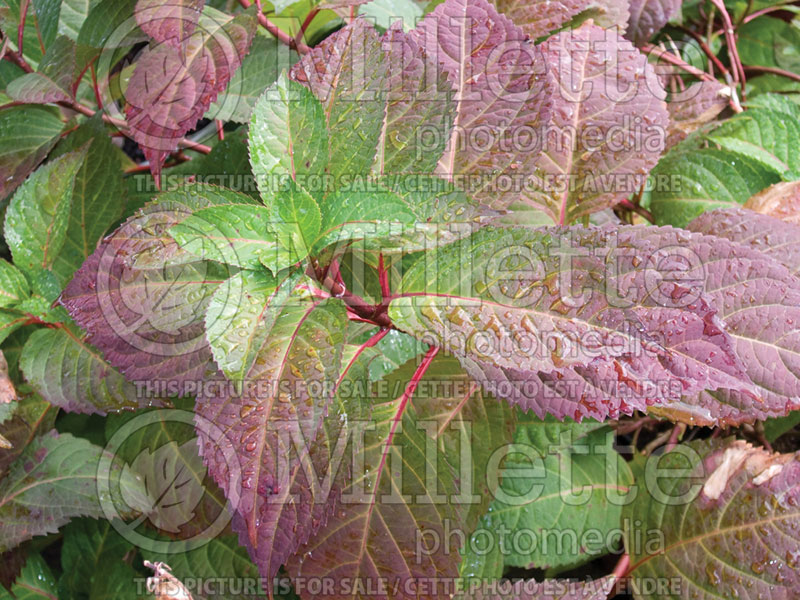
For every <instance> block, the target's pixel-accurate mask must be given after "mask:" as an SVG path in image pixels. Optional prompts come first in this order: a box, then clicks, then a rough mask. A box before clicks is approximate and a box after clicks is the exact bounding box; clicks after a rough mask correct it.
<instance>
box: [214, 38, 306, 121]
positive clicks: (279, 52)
mask: <svg viewBox="0 0 800 600" xmlns="http://www.w3.org/2000/svg"><path fill="white" fill-rule="evenodd" d="M295 58H296V54H295V53H293V52H291V51H290V50H289V48H288V47H287V46H285V45H284V44H281V43H280V42H279V41H278V39H277V38H275V37H273V36H271V35H269V34H268V33H261V34H259V35H256V37H255V39H253V44H252V46H250V53H249V54H248V55H247V56H246V57H245V58H244V60H243V61H242V66H241V67H240V68H239V70H238V71H236V73H234V75H233V77H232V78H231V80H230V82H229V83H228V87H227V88H226V89H225V92H223V94H220V96H219V98H218V99H217V100H216V101H215V102H214V103H213V104H212V105H211V108H210V109H209V110H208V112H207V113H206V116H207V117H213V118H215V119H220V120H222V121H234V122H236V123H249V122H250V117H251V116H252V114H253V109H254V107H255V105H256V102H257V101H258V99H259V98H260V97H261V95H262V94H263V93H264V90H266V89H267V88H268V87H269V86H271V85H272V84H273V83H275V80H276V79H278V75H279V74H280V73H281V71H283V70H284V69H288V68H289V67H291V66H292V64H293V63H294V61H295Z"/></svg>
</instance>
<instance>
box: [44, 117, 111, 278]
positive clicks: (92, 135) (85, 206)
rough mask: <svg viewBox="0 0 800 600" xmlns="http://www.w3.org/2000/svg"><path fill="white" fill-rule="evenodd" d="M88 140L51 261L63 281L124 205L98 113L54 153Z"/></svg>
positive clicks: (109, 140) (67, 149)
mask: <svg viewBox="0 0 800 600" xmlns="http://www.w3.org/2000/svg"><path fill="white" fill-rule="evenodd" d="M90 140H91V142H92V143H91V145H90V146H89V150H88V151H87V153H86V159H85V160H84V161H83V164H82V165H81V167H80V169H78V172H77V173H76V174H75V183H74V185H73V188H72V207H71V210H70V213H69V224H68V226H67V234H66V238H65V240H64V246H63V248H62V249H61V251H60V252H58V254H57V256H56V259H55V261H54V263H53V271H54V272H55V273H56V275H58V278H59V281H60V283H61V284H62V285H64V284H66V283H67V282H68V281H69V280H70V279H72V274H73V273H74V272H75V271H76V270H77V269H78V268H79V267H80V266H81V265H82V264H83V262H84V261H85V260H86V259H87V258H89V256H91V254H92V252H94V249H95V247H96V246H97V242H98V240H100V238H102V237H103V235H104V234H105V233H106V232H107V231H108V230H109V228H110V227H111V226H112V225H114V223H116V222H117V221H119V219H120V218H121V217H122V212H123V209H124V207H125V197H124V196H125V192H124V186H123V183H122V172H121V169H122V164H121V161H120V159H119V155H118V154H117V152H116V149H115V147H114V145H113V144H112V143H111V138H109V136H108V132H107V131H106V128H105V127H104V125H103V121H102V120H101V119H100V115H97V116H96V117H94V118H92V119H90V120H88V121H87V122H86V123H84V124H83V125H81V127H79V128H78V129H77V130H76V131H75V132H73V133H72V134H70V135H69V136H68V137H67V138H66V139H65V140H64V142H62V143H61V144H59V145H58V146H56V148H55V150H54V155H55V156H60V155H62V154H63V153H67V152H72V151H74V150H77V149H78V148H81V147H82V146H83V145H84V144H86V143H87V142H88V141H90Z"/></svg>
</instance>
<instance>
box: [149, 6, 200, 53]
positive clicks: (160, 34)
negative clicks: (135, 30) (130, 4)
mask: <svg viewBox="0 0 800 600" xmlns="http://www.w3.org/2000/svg"><path fill="white" fill-rule="evenodd" d="M204 4H205V0H166V2H165V1H164V0H138V1H137V2H136V9H135V11H134V15H135V16H136V22H137V23H138V24H139V27H141V28H142V31H144V32H145V33H146V34H147V35H149V36H150V37H151V38H153V39H154V40H155V41H157V42H159V43H166V44H169V45H170V46H173V47H174V48H179V47H180V45H181V44H182V43H183V41H184V40H185V39H186V38H188V37H189V36H190V35H192V33H193V32H194V29H195V27H196V26H197V22H198V20H199V19H200V13H201V11H202V10H203V5H204Z"/></svg>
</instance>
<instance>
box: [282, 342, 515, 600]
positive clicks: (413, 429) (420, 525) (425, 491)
mask: <svg viewBox="0 0 800 600" xmlns="http://www.w3.org/2000/svg"><path fill="white" fill-rule="evenodd" d="M427 360H430V357H429V356H428V357H426V358H425V359H423V361H427ZM438 362H439V361H438V359H437V360H436V361H434V362H433V364H432V365H431V367H430V371H428V375H427V376H426V378H425V379H423V380H422V383H421V384H420V386H419V388H418V389H416V390H414V389H413V387H412V386H411V385H409V381H410V380H412V379H414V378H413V375H414V372H415V369H417V368H418V366H417V365H416V364H415V361H412V362H410V363H408V364H407V365H405V366H404V367H401V368H400V369H399V370H398V371H395V372H394V373H393V374H392V375H391V376H390V377H389V378H388V379H385V380H384V381H383V382H382V383H385V384H386V385H385V386H383V385H381V386H377V387H376V389H375V391H374V393H373V394H371V395H370V396H368V397H363V398H361V397H358V398H355V399H354V400H356V401H358V402H361V403H369V404H371V411H372V412H371V419H370V420H369V422H367V423H364V422H362V423H361V427H364V426H366V429H365V430H364V431H361V432H359V431H358V430H356V431H354V432H353V435H354V436H355V438H356V439H357V440H360V439H362V436H363V442H360V444H363V448H362V449H361V450H360V451H359V454H358V455H356V456H355V457H354V458H355V460H357V461H358V462H356V463H354V468H353V473H352V475H351V476H350V477H349V478H348V480H347V486H346V487H345V488H344V489H342V492H341V495H342V500H341V502H339V503H338V504H337V506H336V507H335V508H334V510H333V514H332V516H331V518H330V519H328V521H327V523H326V524H325V525H324V526H323V527H322V528H321V529H320V531H319V532H318V533H317V535H316V536H314V537H313V538H312V539H311V540H309V542H308V543H307V544H305V545H304V546H302V547H301V548H300V549H299V551H298V552H297V554H296V555H295V556H294V557H293V558H292V559H290V561H289V563H288V565H287V568H288V571H289V573H290V575H291V576H292V577H293V578H306V577H308V578H312V579H315V578H320V579H321V580H327V579H329V578H330V579H333V580H334V581H351V582H354V587H353V589H350V590H348V589H347V588H345V587H336V588H334V590H332V592H331V594H330V596H329V597H330V598H333V599H336V600H340V599H354V598H358V597H361V595H360V594H359V593H358V589H361V588H366V586H370V587H371V588H372V589H375V587H374V586H377V585H380V582H381V581H388V582H389V585H390V589H394V588H395V586H396V588H397V589H398V590H410V589H413V588H412V587H411V586H413V585H414V583H415V582H419V581H429V582H431V585H433V584H434V582H436V581H452V580H453V579H454V578H456V577H457V576H458V563H459V561H460V556H459V552H458V541H457V540H456V539H455V538H457V537H458V536H451V537H450V538H448V536H447V535H446V531H448V529H447V527H449V528H450V530H455V529H456V528H462V527H463V528H467V527H468V526H467V525H466V518H467V515H468V513H469V512H470V509H472V508H473V507H472V505H471V504H470V503H469V502H464V501H461V500H460V498H463V496H459V492H461V493H465V490H461V489H460V487H461V485H462V484H463V480H459V477H463V478H464V480H467V481H468V480H470V479H471V477H466V476H465V474H464V473H463V472H462V471H460V469H459V468H458V467H456V468H455V469H453V468H450V467H451V466H452V465H448V462H447V459H448V458H449V457H448V454H447V452H446V451H445V450H444V449H445V448H448V447H449V446H451V445H455V444H458V443H459V442H460V441H461V440H463V438H462V437H461V435H462V434H461V432H460V428H459V427H458V426H456V427H452V428H451V427H449V426H446V422H445V423H444V424H443V423H442V421H440V420H439V419H438V418H436V416H435V415H437V414H440V413H444V412H445V411H446V410H447V407H448V406H449V407H450V408H449V412H450V414H449V416H448V417H445V419H449V422H450V423H456V424H457V425H459V424H462V423H461V422H460V418H461V416H462V415H463V416H464V419H465V420H466V421H468V420H469V419H470V418H471V417H470V415H476V414H477V415H484V414H485V412H484V410H483V408H482V404H483V402H484V399H483V397H482V395H481V394H480V393H475V394H471V395H467V396H466V397H465V398H464V397H459V396H460V395H459V396H456V395H455V392H454V391H453V390H454V389H455V388H442V387H440V386H437V385H428V384H435V383H436V382H437V381H438V382H441V381H442V379H441V377H440V376H437V375H436V373H437V371H436V370H437V368H438V367H437V363H438ZM420 364H423V363H420ZM428 377H429V378H430V379H428ZM458 379H462V378H461V377H459V378H458ZM456 388H457V389H461V388H460V386H456ZM445 390H448V391H445ZM398 394H399V395H398ZM496 416H497V413H494V414H493V415H492V416H488V415H487V416H486V417H484V418H486V419H490V418H496ZM362 418H363V417H362ZM472 425H473V426H474V427H475V428H476V430H477V429H478V428H479V427H480V425H479V424H477V423H472ZM497 434H498V432H495V435H497ZM476 435H480V434H479V433H478V432H477V431H476ZM484 435H485V434H484ZM431 441H435V444H433V445H430V444H429V443H430V442H431ZM500 443H501V444H502V443H503V442H502V441H501V442H500ZM442 459H444V460H442ZM345 460H348V462H350V461H353V458H349V457H348V458H346V459H345ZM431 461H433V464H437V465H439V466H438V467H437V468H436V470H435V471H434V467H433V466H432V463H431ZM459 467H463V465H459ZM467 468H468V469H471V468H472V465H469V466H468V467H467ZM470 472H471V471H470ZM484 472H485V471H484ZM426 473H427V474H428V475H427V476H426ZM431 474H433V475H435V479H434V481H435V482H436V483H432V482H430V481H427V479H428V478H429V477H430V475H431ZM473 492H474V491H473V490H466V493H467V494H471V493H473ZM390 494H391V495H392V497H389V495H390ZM436 495H444V496H445V499H444V500H443V499H441V498H436ZM473 525H474V523H473ZM420 531H425V532H428V533H427V534H426V540H425V541H423V542H420V540H419V538H418V535H419V532H420ZM428 536H431V537H434V538H435V539H438V540H440V543H439V544H438V545H437V546H436V547H430V546H429V545H428V544H429V542H428V541H427V540H428V539H430V538H429V537H428ZM437 536H439V537H437ZM420 543H423V544H425V547H426V548H427V549H429V550H430V552H428V551H420V552H417V553H415V552H414V551H413V548H414V547H415V544H417V547H418V548H419V545H418V544H420ZM404 595H407V594H400V593H399V592H398V594H396V595H395V594H389V597H395V596H396V597H402V596H404ZM440 595H445V591H444V589H443V588H442V589H434V588H431V589H428V590H427V593H426V594H425V596H426V597H439V596H440ZM302 597H303V598H304V599H305V598H309V599H310V598H312V597H313V596H311V595H310V594H309V593H308V590H305V591H304V593H303V594H302Z"/></svg>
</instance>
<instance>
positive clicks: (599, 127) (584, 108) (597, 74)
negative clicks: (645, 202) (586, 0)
mask: <svg viewBox="0 0 800 600" xmlns="http://www.w3.org/2000/svg"><path fill="white" fill-rule="evenodd" d="M541 50H542V53H543V55H544V59H545V64H547V65H548V66H549V67H550V69H549V72H550V73H551V74H552V75H553V78H554V80H555V86H556V87H555V90H554V91H553V94H554V96H553V99H552V103H553V112H552V114H553V116H552V119H551V121H550V124H549V127H548V133H547V138H546V140H545V148H544V151H543V153H542V155H541V157H540V158H539V160H538V162H537V166H538V167H539V169H540V170H541V177H542V179H543V184H544V185H542V186H540V187H541V188H543V189H540V190H537V191H536V192H535V193H534V194H533V195H531V196H528V197H526V198H525V199H526V200H527V201H528V202H530V203H532V204H534V205H538V206H541V208H542V210H544V211H546V212H547V213H548V215H549V216H550V217H551V218H552V219H553V220H554V221H555V222H556V223H559V224H568V223H572V222H574V221H575V220H576V219H579V218H581V217H582V216H584V215H588V214H590V213H592V212H596V211H599V210H602V209H604V208H607V207H609V206H613V205H614V204H616V203H617V202H619V201H620V200H622V199H624V198H626V197H627V196H629V195H630V194H632V193H634V192H636V191H637V189H639V187H641V186H642V185H643V184H644V182H645V176H646V175H647V173H648V172H649V171H650V169H651V168H652V167H653V166H654V165H655V164H656V161H657V160H658V158H659V155H660V154H661V152H662V150H663V149H664V144H665V138H666V133H665V132H666V128H667V123H668V118H667V112H666V107H665V104H664V101H663V99H664V96H665V93H664V90H663V89H662V87H661V84H660V83H659V82H658V79H657V77H656V74H655V71H654V70H653V67H652V66H651V65H649V64H648V62H647V57H646V56H645V55H643V54H641V53H640V52H639V51H638V50H637V49H636V48H634V47H633V46H632V45H631V43H630V42H628V41H627V40H624V39H622V38H621V37H619V36H618V35H616V34H615V33H614V32H612V31H607V30H603V29H602V28H600V27H597V26H595V25H592V24H588V23H587V24H585V25H582V26H581V27H580V28H578V29H576V30H572V31H564V32H562V33H560V34H558V35H556V36H553V37H552V38H550V39H548V40H547V41H546V42H544V43H543V44H542V46H541Z"/></svg>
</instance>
